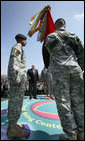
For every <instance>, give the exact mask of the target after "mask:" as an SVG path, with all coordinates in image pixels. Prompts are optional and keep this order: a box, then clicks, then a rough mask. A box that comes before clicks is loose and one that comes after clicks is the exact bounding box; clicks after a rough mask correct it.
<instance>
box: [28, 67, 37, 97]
mask: <svg viewBox="0 0 85 141" xmlns="http://www.w3.org/2000/svg"><path fill="white" fill-rule="evenodd" d="M27 76H28V78H29V80H28V81H29V94H30V99H32V97H33V98H34V99H37V97H36V94H37V86H36V84H37V81H38V70H37V69H35V65H32V68H31V69H28V71H27Z"/></svg>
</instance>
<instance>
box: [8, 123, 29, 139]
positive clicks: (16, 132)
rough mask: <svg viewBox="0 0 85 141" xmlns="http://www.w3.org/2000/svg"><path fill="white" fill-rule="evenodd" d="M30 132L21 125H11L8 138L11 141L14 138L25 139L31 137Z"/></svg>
mask: <svg viewBox="0 0 85 141" xmlns="http://www.w3.org/2000/svg"><path fill="white" fill-rule="evenodd" d="M29 134H30V133H29V131H27V130H25V129H22V128H21V127H20V126H19V125H17V124H14V125H9V126H8V128H7V136H8V138H10V139H13V138H24V137H27V136H28V135H29Z"/></svg>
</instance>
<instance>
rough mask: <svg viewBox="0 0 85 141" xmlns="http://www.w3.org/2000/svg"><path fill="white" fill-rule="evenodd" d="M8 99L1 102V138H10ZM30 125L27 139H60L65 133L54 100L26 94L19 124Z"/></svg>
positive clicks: (43, 96)
mask: <svg viewBox="0 0 85 141" xmlns="http://www.w3.org/2000/svg"><path fill="white" fill-rule="evenodd" d="M7 108H8V99H6V100H2V102H1V140H9V139H8V138H7V136H6V129H7V124H8V120H7V112H8V110H7ZM22 123H23V124H25V125H26V126H28V127H29V130H30V136H29V137H27V138H25V140H58V139H59V135H60V134H64V135H65V133H64V132H63V130H62V127H61V123H60V119H59V116H58V112H57V106H56V103H55V101H54V100H52V99H47V98H45V95H37V99H31V100H30V99H29V96H25V97H24V99H23V107H22V113H21V116H20V119H19V121H18V124H22Z"/></svg>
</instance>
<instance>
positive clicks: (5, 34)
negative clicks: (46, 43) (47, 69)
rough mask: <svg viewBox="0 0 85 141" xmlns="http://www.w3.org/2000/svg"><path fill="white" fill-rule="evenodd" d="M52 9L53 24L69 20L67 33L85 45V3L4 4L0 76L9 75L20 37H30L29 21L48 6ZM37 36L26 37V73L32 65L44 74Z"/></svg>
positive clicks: (2, 10) (10, 2) (39, 2)
mask: <svg viewBox="0 0 85 141" xmlns="http://www.w3.org/2000/svg"><path fill="white" fill-rule="evenodd" d="M47 5H50V6H51V14H52V17H53V20H54V22H55V21H56V19H57V18H64V19H65V20H66V23H67V24H66V25H67V28H66V29H67V30H69V31H71V32H74V33H76V34H77V35H78V36H79V38H80V39H81V41H82V42H84V1H1V74H7V68H8V61H9V56H10V52H11V48H12V47H13V45H14V44H15V43H16V41H15V35H16V34H18V33H21V34H24V35H26V36H27V33H28V31H29V30H30V28H31V26H30V25H29V22H30V19H31V18H32V16H33V15H34V14H36V13H37V12H39V11H40V10H41V9H43V8H44V7H45V6H47ZM37 35H38V32H37V33H35V34H34V35H33V36H32V37H31V38H30V37H29V36H28V37H27V45H26V47H25V48H24V51H25V56H26V64H27V69H29V68H30V67H31V66H32V64H35V66H36V68H37V69H38V70H39V73H41V70H42V69H43V67H44V64H43V58H42V44H43V43H40V42H39V41H37Z"/></svg>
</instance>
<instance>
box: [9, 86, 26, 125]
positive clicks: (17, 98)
mask: <svg viewBox="0 0 85 141" xmlns="http://www.w3.org/2000/svg"><path fill="white" fill-rule="evenodd" d="M24 90H25V84H22V85H21V87H17V86H14V85H12V84H11V85H10V93H9V101H8V124H16V123H17V122H18V119H19V117H20V114H21V110H22V104H23V97H24Z"/></svg>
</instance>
